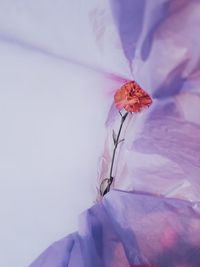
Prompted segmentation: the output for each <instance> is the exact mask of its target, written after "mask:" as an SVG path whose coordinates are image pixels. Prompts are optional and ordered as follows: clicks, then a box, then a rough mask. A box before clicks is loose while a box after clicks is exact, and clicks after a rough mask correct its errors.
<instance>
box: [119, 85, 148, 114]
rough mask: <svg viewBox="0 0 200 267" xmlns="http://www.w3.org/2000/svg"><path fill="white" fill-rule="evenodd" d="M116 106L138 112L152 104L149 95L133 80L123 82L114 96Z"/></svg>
mask: <svg viewBox="0 0 200 267" xmlns="http://www.w3.org/2000/svg"><path fill="white" fill-rule="evenodd" d="M114 100H115V105H116V107H117V108H118V109H119V110H121V109H123V108H124V109H125V110H126V111H128V112H140V111H141V110H142V109H143V108H145V107H149V106H150V105H151V104H152V99H151V97H150V96H149V95H148V94H147V93H146V92H145V91H144V90H143V89H142V88H141V87H140V86H139V85H138V84H137V83H136V82H135V81H130V82H127V83H125V84H124V85H123V86H122V87H121V88H120V89H118V90H117V92H116V93H115V96H114Z"/></svg>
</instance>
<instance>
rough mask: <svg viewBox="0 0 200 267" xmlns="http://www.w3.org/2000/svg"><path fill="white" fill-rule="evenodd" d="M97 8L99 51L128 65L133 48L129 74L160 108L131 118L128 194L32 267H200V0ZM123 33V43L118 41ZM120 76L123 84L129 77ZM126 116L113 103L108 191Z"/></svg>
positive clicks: (88, 217)
mask: <svg viewBox="0 0 200 267" xmlns="http://www.w3.org/2000/svg"><path fill="white" fill-rule="evenodd" d="M91 5H92V3H91ZM93 5H94V7H93V8H92V12H90V17H91V25H92V26H93V31H94V33H95V37H96V42H97V43H98V45H99V47H100V48H101V49H102V50H103V49H104V47H105V46H106V45H105V43H106V42H109V46H111V47H112V48H113V51H114V52H113V53H114V54H115V55H116V57H118V58H119V59H120V55H121V54H120V53H122V51H123V53H124V56H125V58H126V60H124V61H123V60H122V61H120V60H119V62H120V63H122V65H121V72H120V73H119V74H120V75H119V76H121V77H124V75H123V74H124V72H125V70H127V69H128V68H130V73H131V74H130V75H127V77H126V78H129V79H135V80H136V81H137V82H138V83H139V84H140V85H141V86H142V87H143V88H144V89H145V90H146V91H147V92H148V93H149V94H151V95H152V97H153V102H154V103H153V105H152V106H151V107H150V108H149V109H148V110H147V111H144V112H142V113H141V114H139V115H134V114H133V115H132V116H129V119H128V120H127V125H126V127H125V129H124V133H123V134H124V136H125V142H124V143H123V144H121V147H120V150H119V151H118V152H119V153H118V159H117V163H118V164H117V168H116V169H115V180H114V188H115V189H118V190H113V191H111V192H110V193H108V194H107V195H106V197H105V198H104V199H103V201H102V202H100V203H98V204H96V205H95V206H94V207H92V208H91V209H88V210H87V211H86V212H85V213H84V214H83V215H82V216H81V219H80V227H79V232H77V233H74V234H72V235H70V236H68V237H66V238H64V239H62V240H60V241H58V242H56V243H55V244H53V245H52V246H50V247H49V248H48V249H47V250H46V251H45V252H44V253H43V254H42V255H41V256H40V257H39V258H38V259H37V260H36V261H35V262H34V263H33V264H31V265H30V267H64V266H69V267H70V266H73V267H76V266H78V267H81V266H86V267H90V266H91V267H103V266H105V267H111V266H113V267H118V266H119V267H126V266H127V267H128V266H157V267H169V266H170V267H180V266H182V267H183V266H184V267H198V266H200V250H199V249H200V214H199V209H200V206H199V205H200V204H199V203H200V202H199V195H200V194H199V192H200V182H199V176H200V115H199V106H200V89H199V88H200V83H199V81H200V80H199V73H200V72H199V66H200V65H199V22H200V17H199V14H200V2H199V1H195V0H191V1H184V0H183V1H174V0H173V1H171V0H168V1H167V0H165V1H164V0H159V1H145V0H134V1H133V0H124V1H120V0H113V1H110V7H108V4H107V3H106V2H104V1H102V2H101V4H99V5H100V6H98V5H97V3H96V2H95V3H93ZM95 5H96V6H95ZM88 6H89V5H88ZM109 8H110V9H109ZM107 9H109V11H110V13H109V12H107ZM108 13H109V14H111V13H112V16H113V21H114V22H113V21H112V20H111V19H110V17H109V16H108V15H107V14H108ZM105 14H106V15H105ZM114 27H115V29H116V30H117V33H118V36H119V39H120V41H121V44H122V46H121V47H120V46H119V43H117V42H116V38H112V37H113V36H114V37H116V36H115V35H114V34H113V35H112V30H113V29H114ZM110 30H111V32H110ZM105 53H106V51H105ZM127 66H128V67H127ZM119 69H120V68H119ZM113 77H114V78H116V84H119V86H120V85H121V81H123V78H122V79H121V78H120V77H119V78H118V77H117V76H113ZM114 89H115V88H114V87H113V90H114ZM118 118H120V117H119V115H118V112H117V110H116V108H115V107H114V105H112V107H111V109H110V112H109V114H108V118H107V123H106V125H107V129H108V134H107V139H106V142H105V148H104V153H103V156H102V160H101V164H100V171H99V180H98V185H99V184H100V182H101V180H102V179H104V178H106V177H107V175H108V170H109V164H110V155H111V152H112V149H113V147H112V146H113V144H112V129H115V128H117V127H118V124H119V120H118ZM120 190H122V191H120Z"/></svg>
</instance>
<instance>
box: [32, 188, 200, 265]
mask: <svg viewBox="0 0 200 267" xmlns="http://www.w3.org/2000/svg"><path fill="white" fill-rule="evenodd" d="M199 229H200V204H199V203H196V204H195V203H194V204H192V203H190V202H188V201H183V200H177V199H173V198H164V197H158V196H153V195H148V194H136V193H131V192H129V193H128V192H122V191H111V192H110V193H109V194H107V195H106V197H105V198H104V200H103V202H102V203H99V204H97V205H95V206H93V207H92V208H90V209H89V210H87V211H86V212H84V213H83V214H82V216H81V218H80V228H79V232H77V233H74V234H72V235H70V236H68V237H66V238H64V239H62V240H60V241H58V242H56V243H54V244H53V245H51V246H50V247H49V248H48V249H47V250H46V251H45V252H44V253H43V254H42V255H41V256H40V257H39V258H38V259H37V260H36V261H35V262H34V263H33V264H31V265H30V267H38V266H40V267H46V266H48V267H65V266H69V267H75V266H79V267H82V266H84V267H94V266H95V267H103V266H105V267H109V266H113V267H114V266H115V267H130V266H163V267H165V266H166V267H168V266H170V267H175V266H176V267H178V266H187V267H190V266H196V267H197V266H199V262H200V252H199V246H200V235H199Z"/></svg>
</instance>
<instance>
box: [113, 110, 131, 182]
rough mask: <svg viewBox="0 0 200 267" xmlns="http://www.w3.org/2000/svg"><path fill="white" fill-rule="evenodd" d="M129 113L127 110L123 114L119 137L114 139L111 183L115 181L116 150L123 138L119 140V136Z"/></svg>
mask: <svg viewBox="0 0 200 267" xmlns="http://www.w3.org/2000/svg"><path fill="white" fill-rule="evenodd" d="M127 115H128V112H126V113H125V114H124V115H123V116H121V124H120V127H119V131H118V134H117V138H116V139H115V140H114V150H113V155H112V161H111V167H110V175H109V179H110V185H111V184H112V182H113V174H112V173H113V166H114V161H115V155H116V150H117V147H118V145H119V143H120V142H121V141H122V140H119V138H120V134H121V131H122V127H123V124H124V121H125V119H126V117H127Z"/></svg>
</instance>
